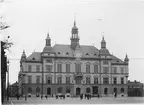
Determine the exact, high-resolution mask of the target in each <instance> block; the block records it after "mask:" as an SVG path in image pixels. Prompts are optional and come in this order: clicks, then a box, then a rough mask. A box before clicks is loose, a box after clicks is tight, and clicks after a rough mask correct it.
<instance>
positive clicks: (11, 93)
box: [8, 82, 19, 97]
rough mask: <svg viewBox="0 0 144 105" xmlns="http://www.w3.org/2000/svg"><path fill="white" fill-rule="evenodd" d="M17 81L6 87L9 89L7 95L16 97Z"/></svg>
mask: <svg viewBox="0 0 144 105" xmlns="http://www.w3.org/2000/svg"><path fill="white" fill-rule="evenodd" d="M18 88H19V87H18V83H17V82H15V83H13V84H12V85H10V86H9V87H8V89H9V97H16V96H17V95H18Z"/></svg>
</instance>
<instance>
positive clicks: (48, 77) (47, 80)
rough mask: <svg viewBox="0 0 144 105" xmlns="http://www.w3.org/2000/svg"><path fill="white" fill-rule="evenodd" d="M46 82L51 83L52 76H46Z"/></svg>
mask: <svg viewBox="0 0 144 105" xmlns="http://www.w3.org/2000/svg"><path fill="white" fill-rule="evenodd" d="M46 83H47V84H51V83H52V77H51V76H46Z"/></svg>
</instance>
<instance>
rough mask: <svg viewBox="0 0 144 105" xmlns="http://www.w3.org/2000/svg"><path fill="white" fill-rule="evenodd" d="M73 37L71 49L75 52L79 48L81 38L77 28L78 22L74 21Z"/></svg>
mask: <svg viewBox="0 0 144 105" xmlns="http://www.w3.org/2000/svg"><path fill="white" fill-rule="evenodd" d="M71 33H72V36H71V38H70V40H71V48H72V49H73V50H75V49H76V47H77V46H79V36H78V28H77V27H76V22H75V21H74V26H73V28H72V31H71Z"/></svg>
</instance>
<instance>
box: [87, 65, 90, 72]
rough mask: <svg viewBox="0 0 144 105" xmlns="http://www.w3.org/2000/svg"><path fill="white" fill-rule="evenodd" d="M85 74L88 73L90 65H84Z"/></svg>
mask: <svg viewBox="0 0 144 105" xmlns="http://www.w3.org/2000/svg"><path fill="white" fill-rule="evenodd" d="M86 73H90V65H88V64H87V65H86Z"/></svg>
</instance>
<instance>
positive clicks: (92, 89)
mask: <svg viewBox="0 0 144 105" xmlns="http://www.w3.org/2000/svg"><path fill="white" fill-rule="evenodd" d="M79 40H80V38H79V36H78V28H77V27H76V22H75V21H74V26H73V28H72V31H71V38H70V41H71V44H70V45H64V44H55V45H54V46H51V38H50V36H49V34H48V35H47V38H46V39H45V41H46V45H45V47H44V49H43V51H42V52H33V53H32V54H31V55H30V56H28V57H26V54H25V52H24V51H23V54H22V56H21V61H20V72H19V77H18V78H19V87H20V90H19V92H20V94H23V95H24V94H25V95H26V94H32V95H35V94H41V95H46V94H47V95H55V94H58V93H61V94H67V93H68V94H71V95H72V96H78V95H80V93H84V94H85V93H91V94H92V95H96V94H100V95H101V96H111V95H113V93H114V92H116V93H117V94H118V95H119V94H121V93H123V94H124V95H125V96H127V80H128V74H129V71H128V62H129V59H128V57H127V55H126V57H125V59H124V61H122V60H121V59H119V58H117V57H116V56H114V55H112V54H110V53H109V50H108V49H107V48H106V41H105V39H104V37H103V38H102V41H101V48H100V49H97V48H96V47H94V46H90V45H80V43H79Z"/></svg>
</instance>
